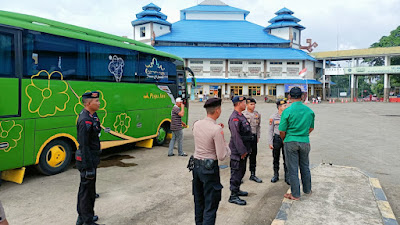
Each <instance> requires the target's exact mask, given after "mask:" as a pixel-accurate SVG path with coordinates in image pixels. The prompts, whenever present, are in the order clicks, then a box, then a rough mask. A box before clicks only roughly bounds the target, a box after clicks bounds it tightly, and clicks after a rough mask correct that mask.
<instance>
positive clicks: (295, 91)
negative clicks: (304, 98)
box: [289, 87, 303, 98]
mask: <svg viewBox="0 0 400 225" xmlns="http://www.w3.org/2000/svg"><path fill="white" fill-rule="evenodd" d="M289 94H290V96H291V97H293V98H300V97H301V95H302V94H303V92H302V91H301V89H300V88H299V87H293V88H292V89H290V92H289Z"/></svg>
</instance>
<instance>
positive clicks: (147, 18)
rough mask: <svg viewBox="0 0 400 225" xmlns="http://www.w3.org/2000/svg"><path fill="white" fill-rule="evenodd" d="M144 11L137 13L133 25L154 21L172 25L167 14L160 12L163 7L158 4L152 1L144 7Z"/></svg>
mask: <svg viewBox="0 0 400 225" xmlns="http://www.w3.org/2000/svg"><path fill="white" fill-rule="evenodd" d="M142 9H143V10H144V11H142V12H140V13H138V14H136V18H137V19H136V20H134V21H132V26H135V25H140V24H145V23H148V22H154V23H158V24H162V25H167V26H171V23H169V22H168V21H167V15H165V14H164V13H162V12H160V11H161V8H160V7H158V6H157V5H155V4H153V3H150V4H148V5H145V6H143V7H142Z"/></svg>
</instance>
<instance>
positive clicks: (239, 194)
mask: <svg viewBox="0 0 400 225" xmlns="http://www.w3.org/2000/svg"><path fill="white" fill-rule="evenodd" d="M237 195H238V196H248V195H249V193H248V192H247V191H241V190H239V192H238V193H237Z"/></svg>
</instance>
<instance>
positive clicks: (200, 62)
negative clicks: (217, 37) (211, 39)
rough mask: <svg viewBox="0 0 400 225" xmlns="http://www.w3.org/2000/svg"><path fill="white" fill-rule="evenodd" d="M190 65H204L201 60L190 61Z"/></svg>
mask: <svg viewBox="0 0 400 225" xmlns="http://www.w3.org/2000/svg"><path fill="white" fill-rule="evenodd" d="M190 64H203V61H199V60H190Z"/></svg>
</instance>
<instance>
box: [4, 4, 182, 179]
mask: <svg viewBox="0 0 400 225" xmlns="http://www.w3.org/2000/svg"><path fill="white" fill-rule="evenodd" d="M89 91H99V92H100V102H101V106H100V110H99V111H98V115H99V118H100V120H101V123H102V132H101V137H100V139H101V147H102V149H105V148H110V147H114V146H119V145H123V144H127V143H136V145H138V146H142V147H148V148H151V147H152V146H153V141H154V144H157V145H162V144H163V143H164V142H165V139H166V137H167V136H168V135H167V134H168V132H169V125H170V121H171V109H172V107H173V105H174V103H175V99H176V98H177V97H181V98H183V99H187V88H186V73H185V67H184V63H183V60H182V59H181V58H179V57H177V56H174V55H171V54H168V53H164V52H160V51H157V50H155V49H154V48H153V47H152V46H149V45H146V44H143V43H141V42H138V41H134V40H131V39H128V38H124V37H119V36H115V35H111V34H106V33H103V32H99V31H94V30H90V29H86V28H82V27H78V26H74V25H69V24H65V23H61V22H57V21H53V20H48V19H44V18H39V17H35V16H29V15H24V14H18V13H12V12H6V11H0V103H1V105H0V171H3V179H9V178H8V177H7V176H6V175H5V174H7V172H9V173H8V175H10V174H13V173H11V171H16V170H13V169H18V168H22V169H23V170H25V166H29V165H36V167H37V168H38V169H39V171H40V172H42V173H43V174H46V175H52V174H56V173H60V172H62V171H64V170H65V169H66V168H67V166H68V165H69V164H70V162H71V158H72V156H73V154H74V151H75V150H76V149H77V148H78V143H77V139H76V121H77V118H78V115H79V113H80V111H81V110H82V109H83V105H82V101H81V96H82V94H83V93H85V92H89ZM185 105H186V107H187V104H185ZM187 110H188V109H187V108H186V111H187ZM185 115H186V116H185V117H184V118H183V121H184V122H186V123H187V113H186V114H185ZM22 176H23V175H22ZM20 182H22V180H21V181H20Z"/></svg>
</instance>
